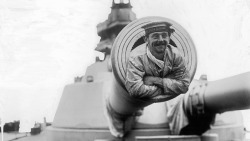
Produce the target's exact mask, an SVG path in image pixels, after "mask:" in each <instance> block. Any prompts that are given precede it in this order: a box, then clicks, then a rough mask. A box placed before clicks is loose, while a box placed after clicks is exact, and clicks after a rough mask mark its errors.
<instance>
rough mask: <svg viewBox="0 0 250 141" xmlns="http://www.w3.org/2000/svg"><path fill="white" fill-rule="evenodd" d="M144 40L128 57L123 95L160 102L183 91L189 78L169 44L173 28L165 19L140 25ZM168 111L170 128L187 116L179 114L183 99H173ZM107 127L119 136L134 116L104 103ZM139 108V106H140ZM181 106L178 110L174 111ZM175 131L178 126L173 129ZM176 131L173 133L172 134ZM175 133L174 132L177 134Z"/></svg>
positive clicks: (182, 121)
mask: <svg viewBox="0 0 250 141" xmlns="http://www.w3.org/2000/svg"><path fill="white" fill-rule="evenodd" d="M142 28H143V30H145V38H144V40H145V43H144V44H142V45H139V46H138V47H136V48H135V49H133V50H132V51H131V53H130V57H129V58H128V62H127V68H126V78H125V87H126V89H127V91H128V95H127V97H129V99H131V100H132V101H133V100H135V101H136V100H138V99H139V100H140V101H146V102H149V103H151V104H152V103H155V102H164V101H168V100H171V99H173V98H175V97H177V96H178V95H180V94H185V93H186V92H187V91H188V87H189V84H190V81H191V77H190V73H189V71H188V69H187V65H186V62H185V58H184V57H183V56H182V54H181V52H180V51H179V50H178V48H177V47H175V46H172V45H170V44H169V43H170V37H171V35H172V33H173V32H175V30H174V29H173V28H172V27H171V24H170V23H168V22H153V23H149V24H146V25H145V26H143V27H142ZM177 101H179V102H177V103H176V104H175V106H173V108H172V110H170V109H168V110H169V111H168V117H169V119H168V120H169V121H170V124H171V125H170V128H175V127H176V126H179V127H181V126H182V125H183V124H185V123H186V119H187V118H182V119H183V120H178V119H179V118H181V117H183V115H184V114H183V113H184V111H183V101H184V100H183V98H179V100H177ZM107 105H108V106H107V113H109V114H108V121H109V128H110V131H111V133H112V135H114V136H116V137H123V136H124V134H125V133H126V132H127V131H125V130H126V126H128V125H126V124H129V122H128V121H129V119H131V118H130V117H133V116H138V115H140V113H141V112H142V111H140V110H139V111H138V112H136V113H135V114H134V115H131V116H127V117H126V116H125V115H121V114H119V113H117V112H115V111H114V110H112V107H111V106H109V104H107ZM143 108H144V107H142V108H141V109H143ZM174 109H181V110H174ZM175 129H177V130H178V131H177V132H179V129H180V128H175ZM175 134H176V133H175ZM177 134H178V133H177Z"/></svg>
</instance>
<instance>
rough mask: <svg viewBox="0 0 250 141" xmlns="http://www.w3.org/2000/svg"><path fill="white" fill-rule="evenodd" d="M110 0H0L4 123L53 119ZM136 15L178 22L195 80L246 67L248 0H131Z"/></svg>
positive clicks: (88, 56)
mask: <svg viewBox="0 0 250 141" xmlns="http://www.w3.org/2000/svg"><path fill="white" fill-rule="evenodd" d="M111 3H112V1H111V0H2V1H1V2H0V112H1V114H0V115H1V116H2V118H4V119H5V120H6V121H13V120H20V119H21V120H23V121H26V122H27V123H32V124H33V121H42V118H43V117H46V118H47V120H48V121H52V120H53V117H54V114H55V111H56V108H57V104H58V102H59V99H60V96H61V94H62V91H63V87H64V86H65V85H66V84H70V83H73V80H74V77H75V76H82V75H84V72H85V70H86V67H87V66H89V65H90V64H91V63H93V62H94V61H95V56H96V55H99V54H98V53H97V52H95V51H94V48H95V47H96V45H97V43H98V42H99V40H100V37H98V36H97V30H96V25H97V24H98V23H100V22H103V21H105V20H106V19H107V18H108V14H109V13H110V7H111ZM131 3H132V6H133V11H134V12H135V13H136V16H137V18H141V17H146V16H163V17H166V18H170V19H172V20H174V21H176V22H177V23H179V24H180V25H181V26H183V27H184V28H185V29H186V30H187V31H188V33H189V34H190V35H191V37H192V39H193V41H194V43H195V46H196V48H197V53H198V68H197V73H196V76H195V77H196V78H198V77H199V76H200V75H201V74H207V75H208V79H209V80H218V79H221V78H225V77H228V76H232V75H236V74H239V73H243V72H247V71H250V40H249V38H250V26H249V25H250V12H249V11H250V0H199V1H197V0H188V1H187V0H151V1H150V0H131Z"/></svg>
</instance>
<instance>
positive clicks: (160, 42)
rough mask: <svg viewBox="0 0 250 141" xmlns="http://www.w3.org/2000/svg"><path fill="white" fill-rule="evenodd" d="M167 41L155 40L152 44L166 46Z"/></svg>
mask: <svg viewBox="0 0 250 141" xmlns="http://www.w3.org/2000/svg"><path fill="white" fill-rule="evenodd" d="M166 45H167V42H166V41H156V42H154V43H153V46H155V47H157V46H166Z"/></svg>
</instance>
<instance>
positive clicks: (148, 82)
mask: <svg viewBox="0 0 250 141" xmlns="http://www.w3.org/2000/svg"><path fill="white" fill-rule="evenodd" d="M143 82H144V84H145V85H149V86H152V85H154V82H155V77H154V76H144V77H143Z"/></svg>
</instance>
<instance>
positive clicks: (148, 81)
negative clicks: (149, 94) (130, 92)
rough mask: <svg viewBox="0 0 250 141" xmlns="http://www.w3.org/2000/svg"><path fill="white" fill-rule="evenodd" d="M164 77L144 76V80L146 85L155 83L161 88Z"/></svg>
mask: <svg viewBox="0 0 250 141" xmlns="http://www.w3.org/2000/svg"><path fill="white" fill-rule="evenodd" d="M162 81H163V80H162V78H160V77H155V76H144V77H143V82H144V84H145V85H149V86H152V85H155V86H158V87H160V88H163V82H162Z"/></svg>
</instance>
